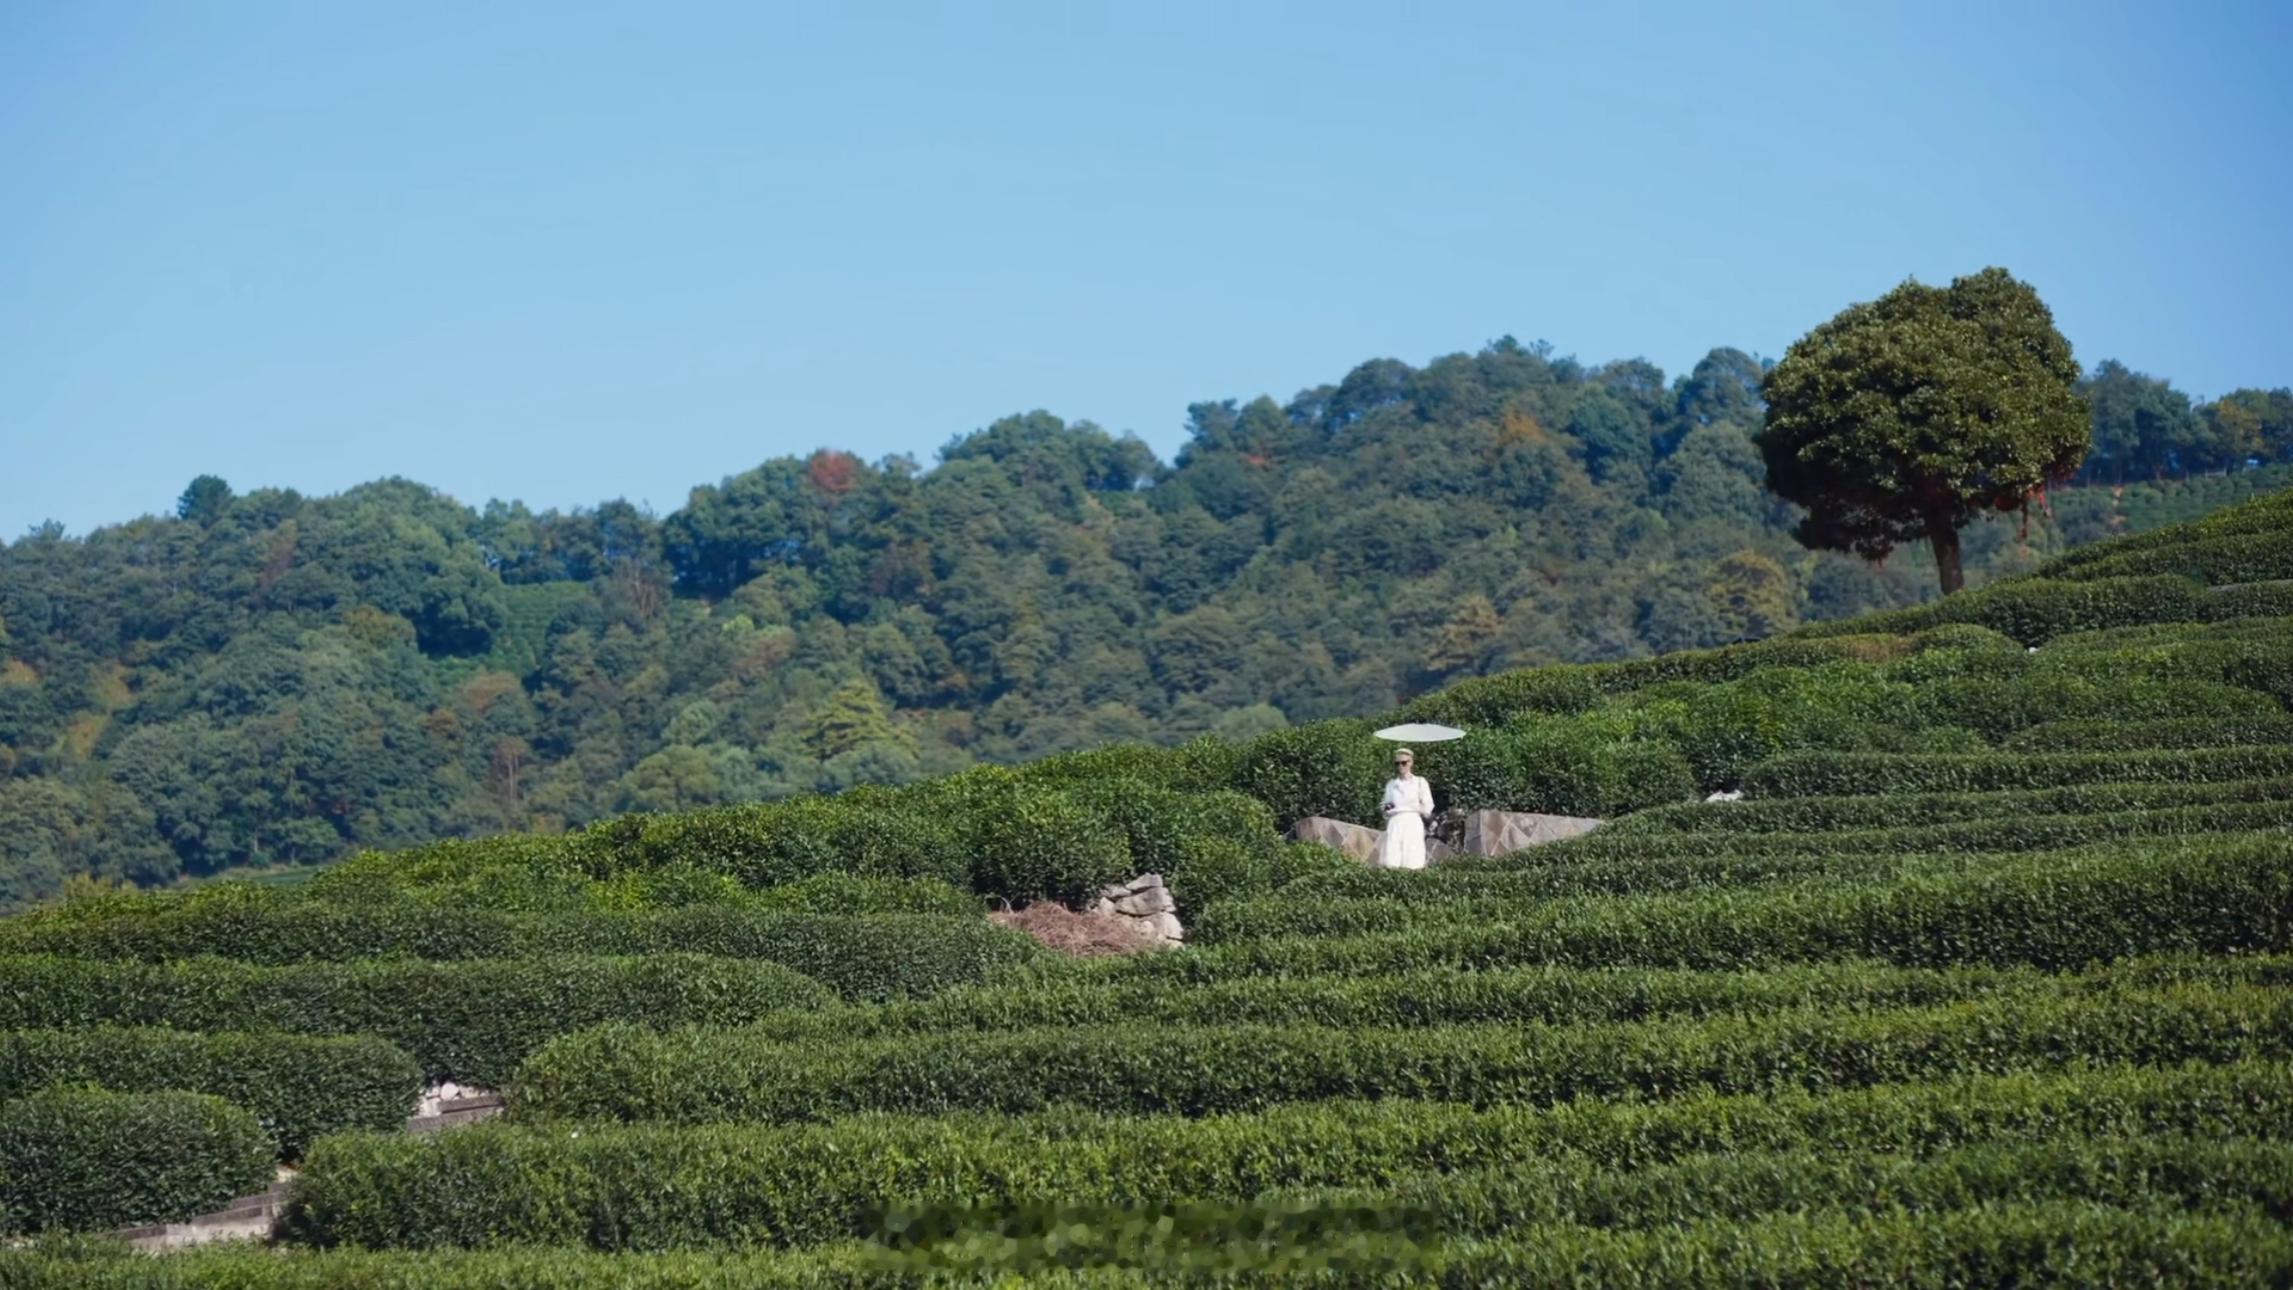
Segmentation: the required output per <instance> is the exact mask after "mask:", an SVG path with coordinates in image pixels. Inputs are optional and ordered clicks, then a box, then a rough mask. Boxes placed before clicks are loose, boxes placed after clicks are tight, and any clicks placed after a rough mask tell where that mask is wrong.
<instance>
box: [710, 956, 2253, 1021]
mask: <svg viewBox="0 0 2293 1290" xmlns="http://www.w3.org/2000/svg"><path fill="white" fill-rule="evenodd" d="M2189 981H2198V982H2210V983H2214V984H2225V985H2226V984H2243V985H2253V986H2260V987H2270V988H2282V987H2287V986H2293V958H2287V957H2285V956H2281V955H2250V956H2244V957H2239V958H2231V959H2198V958H2188V957H2179V956H2168V957H2164V958H2153V959H2134V960H2128V961H2127V962H2125V963H2122V964H2117V965H2113V966H2110V967H2104V968H2098V969H2095V970H2094V971H2091V972H2086V973H2080V974H2062V973H2048V972H2039V971H2036V970H2035V969H2030V968H1992V967H1958V968H1941V969H1936V968H1900V967H1893V966H1890V965H1887V964H1880V963H1852V962H1850V963H1801V964H1786V965H1783V966H1780V967H1774V968H1768V969H1765V970H1758V971H1737V972H1699V971H1690V970H1685V969H1679V968H1578V967H1556V966H1550V965H1544V966H1534V967H1519V968H1496V969H1491V970H1488V971H1469V970H1465V969H1460V968H1420V969H1417V970H1415V971H1408V972H1398V973H1393V974H1390V975H1382V976H1362V977H1256V978H1248V979H1242V980H1233V981H1214V982H1209V983H1206V984H1202V985H1196V986H1192V987H1189V988H1187V989H1182V990H1172V989H1169V988H1167V987H1165V986H1164V985H1163V984H1162V983H1160V982H1156V981H1138V980H1133V981H1121V980H1112V981H1110V980H1098V979H1094V978H1091V977H1088V976H1074V975H1068V976H1061V977H1057V978H1052V979H1048V980H1039V981H1025V982H1011V983H1005V984H1000V985H993V986H977V987H971V988H967V989H963V990H951V991H949V992H948V993H946V994H943V995H940V996H938V997H936V998H933V999H929V1000H922V1001H917V1002H910V1003H894V1004H885V1005H881V1006H877V1007H866V1008H847V1009H840V1010H837V1011H833V1012H790V1013H783V1014H779V1015H776V1016H773V1017H769V1018H766V1019H765V1020H764V1021H763V1022H761V1023H759V1024H757V1025H756V1026H755V1027H753V1029H754V1030H756V1031H757V1032H758V1033H760V1034H765V1035H769V1036H770V1037H772V1038H773V1039H775V1040H780V1041H795V1040H808V1041H820V1042H826V1041H831V1040H836V1039H865V1038H877V1037H886V1038H888V1037H892V1036H898V1035H909V1034H919V1033H924V1032H930V1031H948V1030H976V1031H1005V1030H1018V1029H1026V1028H1030V1027H1033V1028H1041V1029H1048V1028H1051V1027H1057V1026H1092V1025H1098V1024H1100V1023H1102V1022H1104V1021H1105V1020H1106V1019H1107V1018H1109V1017H1122V1018H1125V1019H1127V1020H1131V1021H1138V1022H1154V1023H1156V1024H1166V1025H1182V1026H1202V1025H1220V1026H1223V1025H1281V1024H1284V1023H1297V1024H1303V1025H1315V1026H1373V1027H1399V1026H1434V1025H1461V1024H1473V1023H1498V1022H1502V1023H1520V1022H1540V1023H1543V1024H1547V1025H1555V1026H1560V1025H1573V1024H1578V1023H1583V1022H1604V1021H1641V1020H1647V1019H1650V1018H1656V1017H1700V1016H1712V1015H1717V1014H1724V1013H1759V1012H1772V1011H1776V1010H1779V1009H1789V1008H1808V1007H1815V1006H1819V1005H1820V1006H1825V1007H1832V1008H1850V1007H1852V1008H1863V1009H1870V1008H1899V1007H1912V1006H1923V1005H1931V1004H1940V1003H1948V1002H1953V1001H1957V1000H1962V999H1975V998H1988V997H1992V996H2003V995H2036V994H2063V995H2073V994H2075V995H2084V994H2090V993H2095V992H2101V991H2109V990H2115V989H2121V988H2126V987H2135V988H2140V987H2144V986H2157V985H2165V984H2174V983H2179V982H2189Z"/></svg>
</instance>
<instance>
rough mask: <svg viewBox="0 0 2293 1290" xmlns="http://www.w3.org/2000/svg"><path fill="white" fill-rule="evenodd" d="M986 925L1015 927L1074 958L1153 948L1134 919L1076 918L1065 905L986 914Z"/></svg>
mask: <svg viewBox="0 0 2293 1290" xmlns="http://www.w3.org/2000/svg"><path fill="white" fill-rule="evenodd" d="M987 917H988V919H989V921H991V922H994V923H996V924H998V925H999V926H1003V927H1016V928H1018V929H1019V930H1020V931H1022V932H1025V933H1027V934H1028V935H1029V936H1032V937H1034V938H1035V939H1036V940H1037V941H1038V942H1040V943H1041V944H1042V945H1043V946H1044V947H1045V948H1046V949H1050V950H1053V951H1055V952H1057V953H1060V954H1068V955H1072V956H1074V957H1076V958H1098V957H1101V956H1103V955H1108V954H1137V953H1139V952H1141V951H1143V950H1150V949H1153V948H1155V942H1154V938H1153V936H1152V935H1151V934H1150V933H1148V932H1147V931H1146V929H1145V928H1143V927H1141V926H1140V925H1139V921H1138V920H1137V919H1135V918H1125V917H1123V916H1122V915H1120V914H1078V913H1076V912H1075V911H1074V910H1072V909H1069V908H1067V907H1066V906H1064V905H1059V904H1054V903H1052V902H1050V901H1040V902H1037V903H1036V904H1033V905H1029V906H1028V907H1027V908H1025V909H1005V910H998V911H997V912H995V913H992V914H989V915H988V916H987Z"/></svg>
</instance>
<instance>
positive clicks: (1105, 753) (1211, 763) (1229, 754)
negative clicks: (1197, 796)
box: [1020, 735, 1241, 793]
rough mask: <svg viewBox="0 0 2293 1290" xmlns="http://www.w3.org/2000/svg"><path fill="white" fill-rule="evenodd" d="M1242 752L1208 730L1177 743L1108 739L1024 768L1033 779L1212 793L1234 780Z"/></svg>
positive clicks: (1047, 758)
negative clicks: (1122, 783) (1163, 744)
mask: <svg viewBox="0 0 2293 1290" xmlns="http://www.w3.org/2000/svg"><path fill="white" fill-rule="evenodd" d="M1240 756H1241V754H1240V750H1239V749H1237V748H1236V747H1235V746H1234V745H1232V744H1229V743H1227V742H1225V741H1224V740H1222V739H1217V738H1214V737H1212V736H1210V735H1204V736H1201V737H1200V738H1197V739H1195V740H1193V741H1191V742H1189V743H1185V744H1181V745H1179V746H1178V747H1176V748H1162V747H1156V746H1153V745H1149V744H1108V745H1105V746H1103V747H1099V748H1088V749H1083V750H1081V751H1078V752H1068V753H1059V754H1057V755H1055V756H1051V757H1045V758H1043V759H1042V760H1040V761H1035V762H1030V763H1029V764H1027V765H1026V766H1024V767H1021V768H1020V771H1021V773H1022V774H1023V775H1025V776H1026V777H1027V778H1029V779H1031V780H1042V781H1048V782H1055V783H1062V784H1069V783H1082V782H1086V781H1090V780H1098V779H1131V780H1137V781H1139V782H1140V783H1144V784H1152V785H1155V786H1156V787H1158V788H1168V789H1175V790H1178V791H1180V792H1187V793H1209V792H1216V791H1218V790H1220V789H1225V788H1229V787H1231V786H1232V785H1233V783H1234V777H1235V771H1236V769H1237V768H1238V766H1239V765H1240Z"/></svg>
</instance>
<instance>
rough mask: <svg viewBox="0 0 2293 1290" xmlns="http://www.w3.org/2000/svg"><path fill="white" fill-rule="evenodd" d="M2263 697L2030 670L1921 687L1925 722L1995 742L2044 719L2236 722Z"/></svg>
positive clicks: (2185, 683)
mask: <svg viewBox="0 0 2293 1290" xmlns="http://www.w3.org/2000/svg"><path fill="white" fill-rule="evenodd" d="M2258 697H2259V696H2257V695H2255V694H2254V693H2253V691H2251V690H2248V689H2244V688H2241V687H2238V686H2234V685H2224V684H2222V683H2220V682H2218V681H2192V680H2181V679H2165V678H2156V677H2145V676H2100V677H2096V676H2082V675H2073V674H2069V673H2066V672H2061V671H2032V672H2026V673H2024V674H2023V675H2020V676H2015V677H2011V678H1987V677H1961V678H1955V679H1952V680H1948V681H1939V682H1936V683H1934V684H1931V685H1929V686H1927V687H1926V688H1925V689H1924V690H1923V691H1922V692H1921V693H1920V695H1919V706H1920V708H1921V709H1922V710H1923V712H1922V718H1923V721H1922V723H1923V724H1928V725H1954V726H1961V727H1964V728H1966V729H1969V730H1973V731H1976V732H1978V733H1979V734H1981V735H1982V737H1983V741H1984V742H1985V743H1996V742H1998V741H1999V740H2002V739H2004V738H2006V737H2007V736H2008V735H2011V734H2013V733H2014V732H2015V731H2018V730H2023V729H2027V728H2029V727H2031V726H2035V725H2038V724H2040V723H2041V722H2046V721H2054V720H2063V719H2074V718H2080V717H2084V718H2098V719H2107V720H2114V721H2139V720H2143V719H2160V718H2170V717H2182V718H2199V719H2205V720H2214V721H2221V722H2225V723H2226V722H2232V721H2235V720H2237V719H2239V718H2242V717H2245V716H2247V715H2250V714H2251V713H2252V712H2253V711H2254V704H2255V701H2256V699H2257V698H2258ZM1918 751H1932V750H1928V749H1920V750H1918Z"/></svg>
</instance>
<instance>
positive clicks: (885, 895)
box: [692, 873, 980, 914]
mask: <svg viewBox="0 0 2293 1290" xmlns="http://www.w3.org/2000/svg"><path fill="white" fill-rule="evenodd" d="M692 903H695V904H701V903H723V902H700V901H695V902H692ZM750 904H751V905H752V906H753V907H754V908H757V909H769V910H774V911H777V912H781V913H791V914H975V913H978V912H979V908H980V905H979V897H978V896H976V895H974V894H973V893H972V892H971V890H970V889H969V888H967V887H956V886H953V885H951V884H949V883H946V882H942V881H940V880H939V879H937V878H863V877H859V876H857V875H855V874H848V873H821V874H814V875H813V876H811V877H809V878H799V879H797V880H796V881H795V882H791V883H784V884H782V885H780V886H778V887H768V888H766V889H764V890H763V891H760V892H757V893H756V894H755V896H754V897H753V898H752V900H751V901H750Z"/></svg>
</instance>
